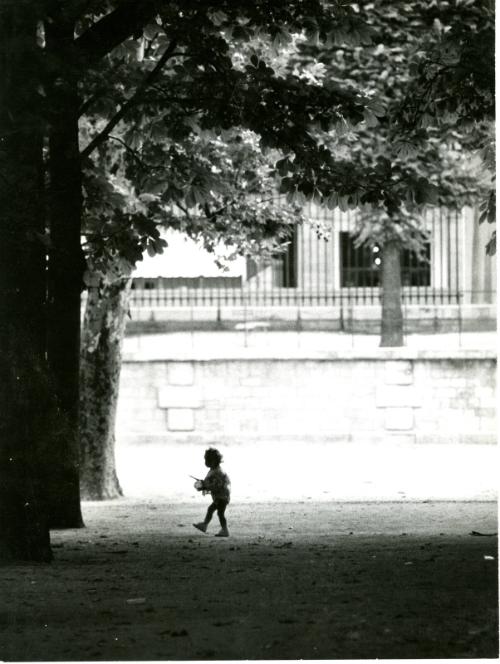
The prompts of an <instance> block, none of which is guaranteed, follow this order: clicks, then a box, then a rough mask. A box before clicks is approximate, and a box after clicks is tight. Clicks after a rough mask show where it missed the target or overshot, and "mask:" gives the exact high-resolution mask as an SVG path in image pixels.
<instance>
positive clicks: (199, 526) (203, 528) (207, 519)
mask: <svg viewBox="0 0 500 664" xmlns="http://www.w3.org/2000/svg"><path fill="white" fill-rule="evenodd" d="M215 509H216V506H215V503H212V504H211V505H209V506H208V510H207V514H206V516H205V520H204V521H200V523H193V526H194V527H195V528H197V529H198V530H201V532H202V533H206V532H207V526H208V524H209V523H210V521H211V520H212V517H213V515H214V512H215Z"/></svg>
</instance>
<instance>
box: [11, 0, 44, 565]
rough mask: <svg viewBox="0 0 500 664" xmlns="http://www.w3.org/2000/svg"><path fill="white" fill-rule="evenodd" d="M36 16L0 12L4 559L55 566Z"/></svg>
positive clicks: (22, 8) (25, 11)
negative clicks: (46, 489)
mask: <svg viewBox="0 0 500 664" xmlns="http://www.w3.org/2000/svg"><path fill="white" fill-rule="evenodd" d="M36 27H37V16H36V13H35V10H34V8H33V7H32V6H30V7H27V5H26V3H21V2H20V3H12V2H9V3H4V5H3V6H2V7H1V8H0V71H1V72H2V74H1V76H0V136H1V137H2V140H1V145H0V376H1V378H0V404H1V410H2V415H1V417H0V562H2V563H3V562H6V561H18V560H31V561H49V560H50V559H51V557H52V553H51V549H50V538H49V529H48V522H47V515H46V505H45V502H44V500H43V495H42V494H43V491H42V490H43V486H42V483H41V477H42V472H41V467H40V466H41V463H42V453H41V448H42V446H43V444H44V442H46V436H47V431H48V428H49V422H48V418H49V417H50V407H49V406H50V403H49V402H50V392H49V389H48V378H47V367H46V362H45V352H44V350H45V341H46V339H45V297H46V273H45V260H46V255H45V249H44V246H43V243H42V242H41V238H42V236H43V233H44V230H45V224H44V215H43V161H42V139H41V131H42V127H41V121H40V118H39V116H38V110H37V109H38V108H39V99H38V94H37V90H38V87H39V85H40V78H39V76H40V72H39V67H40V65H39V53H37V46H36Z"/></svg>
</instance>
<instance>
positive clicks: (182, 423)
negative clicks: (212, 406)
mask: <svg viewBox="0 0 500 664" xmlns="http://www.w3.org/2000/svg"><path fill="white" fill-rule="evenodd" d="M167 428H168V430H169V431H194V410H193V409H192V408H169V409H168V411H167Z"/></svg>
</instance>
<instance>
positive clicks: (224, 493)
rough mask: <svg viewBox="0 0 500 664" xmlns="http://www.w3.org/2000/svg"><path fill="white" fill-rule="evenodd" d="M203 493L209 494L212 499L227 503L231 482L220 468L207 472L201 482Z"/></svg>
mask: <svg viewBox="0 0 500 664" xmlns="http://www.w3.org/2000/svg"><path fill="white" fill-rule="evenodd" d="M203 491H204V492H205V491H206V492H210V494H211V496H212V499H213V500H214V501H217V500H225V501H226V502H229V499H230V497H231V481H230V479H229V477H228V476H227V475H226V473H225V472H224V471H223V470H222V468H221V467H220V466H217V468H212V469H211V470H209V471H208V473H207V476H206V477H205V479H204V480H203Z"/></svg>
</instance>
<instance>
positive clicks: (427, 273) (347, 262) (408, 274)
mask: <svg viewBox="0 0 500 664" xmlns="http://www.w3.org/2000/svg"><path fill="white" fill-rule="evenodd" d="M423 253H424V255H423V256H422V257H420V256H418V255H417V254H416V253H415V252H414V251H412V250H411V249H403V251H402V253H401V284H402V285H403V286H430V285H431V245H430V242H426V243H425V245H424V252H423ZM340 266H341V270H340V283H341V286H342V287H343V288H350V287H353V288H375V287H377V286H379V285H380V274H381V272H380V268H381V267H382V250H381V248H380V247H379V246H378V245H376V244H375V245H373V246H367V245H363V246H361V247H356V246H355V244H354V238H353V237H352V235H351V234H350V233H348V232H341V233H340Z"/></svg>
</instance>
